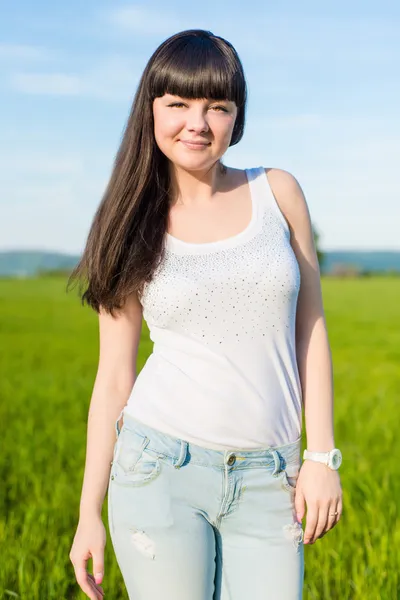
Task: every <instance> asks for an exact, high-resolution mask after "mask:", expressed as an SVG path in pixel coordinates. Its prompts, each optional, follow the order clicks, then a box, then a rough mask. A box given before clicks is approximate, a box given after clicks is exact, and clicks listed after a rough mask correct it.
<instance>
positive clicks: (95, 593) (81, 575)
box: [72, 560, 104, 600]
mask: <svg viewBox="0 0 400 600" xmlns="http://www.w3.org/2000/svg"><path fill="white" fill-rule="evenodd" d="M72 564H73V565H74V570H75V577H76V581H77V583H78V585H79V587H80V588H81V590H82V591H83V592H84V593H85V594H86V595H87V596H88V597H89V598H90V600H102V598H103V596H104V591H103V589H102V588H101V586H99V585H97V584H96V582H95V581H94V578H93V575H90V574H89V573H88V572H87V571H86V561H85V560H83V561H82V563H81V564H79V565H76V564H74V563H72Z"/></svg>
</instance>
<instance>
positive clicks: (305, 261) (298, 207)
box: [268, 169, 335, 452]
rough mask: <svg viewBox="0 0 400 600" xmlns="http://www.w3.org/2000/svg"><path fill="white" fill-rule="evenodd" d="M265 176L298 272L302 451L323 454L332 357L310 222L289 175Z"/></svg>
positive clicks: (328, 441) (328, 444)
mask: <svg viewBox="0 0 400 600" xmlns="http://www.w3.org/2000/svg"><path fill="white" fill-rule="evenodd" d="M268 178H269V180H270V181H271V187H273V190H274V195H275V197H276V198H277V201H278V200H279V205H280V208H281V209H282V212H283V213H284V215H285V217H286V219H287V221H288V223H289V227H290V230H291V245H292V248H293V251H294V253H295V255H296V258H297V261H298V264H299V268H300V273H301V286H300V292H299V297H298V303H297V317H296V351H297V363H298V368H299V374H300V379H301V385H302V392H303V401H304V408H305V424H306V435H307V448H308V450H311V451H317V452H328V451H329V450H332V448H334V447H335V444H334V433H333V377H332V359H331V351H330V347H329V341H328V334H327V329H326V322H325V315H324V309H323V303H322V293H321V283H320V271H319V264H318V258H317V254H316V250H315V245H314V236H313V232H312V225H311V219H310V215H309V211H308V207H307V203H306V200H305V198H304V194H303V192H302V189H301V187H300V185H299V184H298V182H297V181H296V179H295V178H294V177H293V175H291V174H290V173H288V172H287V171H283V170H280V169H271V171H270V172H269V173H268Z"/></svg>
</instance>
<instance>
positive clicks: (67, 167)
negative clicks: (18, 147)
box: [0, 152, 84, 178]
mask: <svg viewBox="0 0 400 600" xmlns="http://www.w3.org/2000/svg"><path fill="white" fill-rule="evenodd" d="M0 157H1V165H2V168H3V173H7V177H10V175H14V174H21V173H23V174H24V178H25V177H26V176H28V175H31V174H33V175H35V176H37V175H39V176H42V175H50V176H51V175H75V174H77V173H81V172H83V168H84V167H83V163H82V160H81V159H80V158H79V157H73V156H50V155H49V154H46V153H33V152H32V153H29V154H18V155H17V154H16V153H12V154H8V155H6V154H5V152H4V153H3V155H2V153H1V152H0Z"/></svg>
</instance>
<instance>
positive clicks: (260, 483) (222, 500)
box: [108, 413, 304, 600]
mask: <svg viewBox="0 0 400 600" xmlns="http://www.w3.org/2000/svg"><path fill="white" fill-rule="evenodd" d="M121 414H122V413H121ZM120 416H121V415H120ZM119 420H120V417H118V420H117V421H116V423H115V429H116V436H117V440H116V443H115V446H114V456H113V462H112V466H111V471H110V480H109V489H108V519H109V529H110V535H111V540H112V544H113V548H114V551H115V555H116V559H117V562H118V565H119V568H120V570H121V573H122V577H123V579H124V583H125V586H126V589H127V592H128V595H129V598H130V599H132V600H245V599H247V598H249V599H250V598H251V600H299V599H301V598H302V588H303V578H304V546H303V529H302V527H301V525H300V524H299V523H297V519H296V515H295V510H294V492H295V485H296V479H297V476H298V473H299V469H300V464H301V460H300V439H299V440H297V441H296V442H293V443H291V444H287V445H285V446H279V447H270V448H268V447H265V448H260V449H256V450H238V449H232V450H221V451H219V450H214V449H208V448H204V447H201V446H197V445H194V444H191V443H189V442H186V441H184V440H181V439H178V438H175V437H172V436H170V435H166V434H164V433H161V432H160V431H158V430H156V429H153V428H151V427H148V426H147V425H145V424H143V423H141V422H139V421H137V420H135V419H133V418H132V417H131V416H130V415H124V421H123V425H122V427H121V429H120V427H119Z"/></svg>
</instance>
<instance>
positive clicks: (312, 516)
mask: <svg viewBox="0 0 400 600" xmlns="http://www.w3.org/2000/svg"><path fill="white" fill-rule="evenodd" d="M336 513H337V514H336ZM341 515H342V499H341V498H340V499H338V500H337V502H334V503H332V504H329V505H321V506H316V505H314V506H309V507H308V510H307V524H306V529H305V532H304V543H305V544H313V543H314V542H316V541H317V539H318V538H322V537H323V536H324V535H325V534H326V533H328V531H330V530H331V529H333V527H335V525H337V523H338V522H339V519H340V517H341Z"/></svg>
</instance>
